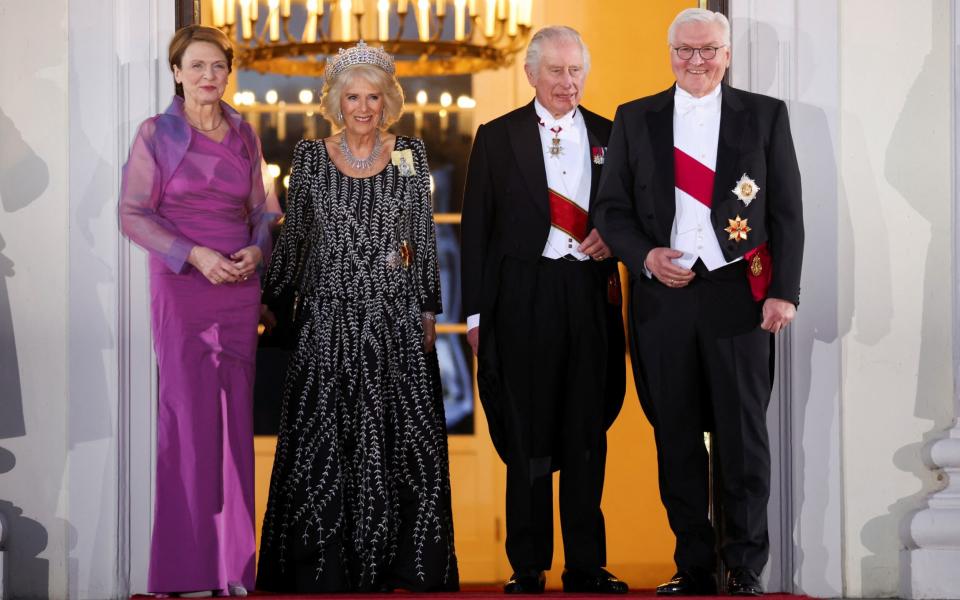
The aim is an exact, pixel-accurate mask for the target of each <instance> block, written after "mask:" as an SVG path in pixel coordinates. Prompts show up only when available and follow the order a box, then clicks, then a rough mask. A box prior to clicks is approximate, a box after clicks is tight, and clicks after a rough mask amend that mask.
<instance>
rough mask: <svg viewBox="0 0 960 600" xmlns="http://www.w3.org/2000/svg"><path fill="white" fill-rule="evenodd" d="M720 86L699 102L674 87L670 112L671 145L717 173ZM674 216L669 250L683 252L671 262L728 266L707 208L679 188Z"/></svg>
mask: <svg viewBox="0 0 960 600" xmlns="http://www.w3.org/2000/svg"><path fill="white" fill-rule="evenodd" d="M720 106H721V86H719V85H718V86H717V87H716V89H714V90H713V91H712V92H710V93H709V94H707V95H706V96H703V97H702V98H695V97H693V96H691V95H690V94H689V93H687V92H686V91H684V90H682V89H681V88H680V86H677V87H676V92H675V95H674V108H673V144H674V146H676V148H678V149H679V150H681V151H682V152H684V153H685V154H687V155H688V156H690V157H692V158H693V159H695V160H697V161H698V162H700V163H701V164H703V165H704V166H706V167H707V168H709V169H710V170H711V171H714V172H715V171H716V169H717V144H718V142H719V139H720ZM674 192H675V198H676V208H677V210H676V215H675V216H674V219H673V229H672V230H671V232H670V247H671V248H673V249H675V250H679V251H681V252H683V256H681V257H680V258H676V259H674V260H673V262H674V263H676V264H678V265H680V266H681V267H684V268H687V269H689V268H691V267H692V266H693V263H695V262H697V258H699V259H700V260H701V261H703V264H704V265H705V266H706V267H707V269H709V270H711V271H713V270H714V269H718V268H720V267H723V266H725V265H727V264H729V263H730V262H736V261H737V260H740V259H739V258H737V259H734V260H733V261H729V262H728V261H727V260H726V258H724V256H723V251H721V250H720V242H719V240H718V239H717V234H716V232H715V231H714V228H713V223H712V221H711V220H710V208H708V207H707V206H705V205H704V204H703V203H702V202H700V201H698V200H697V199H695V198H694V197H693V196H690V195H689V194H687V193H686V192H683V191H681V190H680V188H676V187H675V188H674Z"/></svg>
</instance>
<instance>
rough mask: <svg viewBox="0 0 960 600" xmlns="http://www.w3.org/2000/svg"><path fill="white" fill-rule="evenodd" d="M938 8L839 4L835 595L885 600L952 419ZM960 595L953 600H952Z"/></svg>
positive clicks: (946, 145) (943, 73)
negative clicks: (839, 532) (840, 587)
mask: <svg viewBox="0 0 960 600" xmlns="http://www.w3.org/2000/svg"><path fill="white" fill-rule="evenodd" d="M950 23H951V13H950V2H949V1H948V0H932V1H929V2H898V1H896V0H886V1H883V2H875V1H874V2H868V1H866V0H844V1H843V2H842V3H841V4H840V24H841V32H842V33H841V36H840V57H841V115H842V116H841V148H842V153H841V156H840V173H841V179H840V198H841V204H842V207H843V208H842V214H845V215H847V216H848V218H849V223H850V225H849V231H850V234H851V235H850V236H849V237H845V238H844V239H843V240H842V241H843V244H842V247H841V254H840V256H839V257H838V258H839V263H840V271H839V276H840V279H841V281H843V282H846V283H845V285H844V294H843V296H842V304H841V310H842V309H843V307H850V309H851V311H850V315H851V320H850V328H849V331H848V332H846V333H845V334H844V336H843V375H844V379H843V381H844V385H843V415H844V417H843V460H844V475H845V476H844V491H845V497H844V515H845V523H844V536H845V548H844V557H845V558H844V570H845V591H846V593H847V594H849V595H852V596H888V595H889V596H892V595H896V593H897V592H898V580H899V555H898V550H899V549H900V548H901V547H902V542H901V540H900V537H899V535H898V529H899V527H900V525H901V523H902V522H903V521H904V518H905V517H906V515H907V513H908V512H909V511H911V510H915V509H917V508H919V507H920V506H921V502H922V500H923V498H924V496H925V494H926V493H927V492H929V491H930V490H931V489H933V487H934V485H935V482H934V480H933V473H931V472H930V471H929V470H928V469H927V468H926V467H924V465H923V463H922V460H921V454H920V450H921V445H922V443H923V441H924V440H925V439H927V438H928V436H930V435H931V434H932V433H933V432H935V431H938V430H942V429H944V428H945V427H947V426H949V425H950V423H951V417H952V396H953V394H952V389H953V386H952V347H951V330H952V320H953V315H951V274H952V272H953V269H952V266H951V264H950V261H951V248H952V245H951V232H950V228H951V222H952V218H951V214H952V213H951V189H950V185H951V171H950V170H951V165H952V157H951V117H950V106H951V89H950V85H951V78H950V53H951V52H952V41H951V31H950ZM958 593H960V590H958Z"/></svg>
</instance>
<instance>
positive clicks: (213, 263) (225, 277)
mask: <svg viewBox="0 0 960 600" xmlns="http://www.w3.org/2000/svg"><path fill="white" fill-rule="evenodd" d="M187 262H189V263H190V264H191V265H193V266H194V267H195V268H196V269H197V270H198V271H200V272H201V273H203V276H204V277H206V278H207V281H209V282H210V283H212V284H213V285H219V284H221V283H235V282H237V281H240V275H241V273H240V269H238V268H237V266H236V265H235V264H234V263H232V262H230V261H229V260H227V259H226V258H224V256H223V255H222V254H220V253H219V252H217V251H216V250H213V249H211V248H207V247H206V246H194V247H193V249H192V250H190V256H188V257H187Z"/></svg>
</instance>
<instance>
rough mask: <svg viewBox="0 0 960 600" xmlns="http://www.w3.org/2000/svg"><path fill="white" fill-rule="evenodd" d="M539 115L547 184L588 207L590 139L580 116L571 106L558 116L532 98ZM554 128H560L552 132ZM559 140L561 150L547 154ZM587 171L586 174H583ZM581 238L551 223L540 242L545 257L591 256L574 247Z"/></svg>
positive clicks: (580, 257) (585, 258)
mask: <svg viewBox="0 0 960 600" xmlns="http://www.w3.org/2000/svg"><path fill="white" fill-rule="evenodd" d="M533 106H534V109H536V111H537V117H538V118H539V119H540V143H541V146H542V147H543V166H544V168H545V170H546V172H547V187H548V188H550V189H551V190H553V191H555V192H557V193H559V194H561V195H562V196H564V197H566V198H569V199H570V200H573V202H574V203H575V204H576V205H577V206H579V207H580V208H582V209H583V210H584V211H589V210H590V178H591V173H590V152H589V145H590V142H589V141H588V140H587V128H586V127H585V126H584V124H583V116H582V115H581V114H580V112H579V111H578V110H577V109H573V110H572V111H570V112H568V113H567V114H565V115H563V116H561V117H560V118H556V119H555V118H554V117H553V116H552V115H551V114H550V111H548V110H547V109H546V108H544V106H543V105H542V104H540V101H539V100H534V101H533ZM551 129H553V130H559V133H555V131H551ZM554 138H557V139H559V140H560V148H561V151H560V154H559V155H552V154H550V149H551V147H552V146H553V140H554ZM585 175H586V176H585ZM579 245H580V242H578V241H577V240H575V239H574V238H572V237H570V235H569V234H567V233H566V232H565V231H563V230H562V229H557V228H556V227H550V232H549V234H547V241H546V243H545V244H544V245H543V253H542V254H543V256H544V257H545V258H554V259H556V258H563V257H564V256H566V255H568V254H569V255H571V256H573V257H574V258H576V259H577V260H590V257H589V256H587V255H586V254H584V253H583V252H580V251H579V250H578V249H577V247H578V246H579Z"/></svg>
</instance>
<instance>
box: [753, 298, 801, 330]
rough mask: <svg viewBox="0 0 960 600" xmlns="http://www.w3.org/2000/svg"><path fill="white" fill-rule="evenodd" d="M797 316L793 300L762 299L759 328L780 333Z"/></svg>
mask: <svg viewBox="0 0 960 600" xmlns="http://www.w3.org/2000/svg"><path fill="white" fill-rule="evenodd" d="M795 316H797V307H796V306H794V305H793V302H787V301H786V300H780V299H779V298H767V299H766V300H764V301H763V322H762V323H760V329H763V330H764V331H769V332H770V333H780V332H781V331H783V329H784V328H786V326H787V325H789V324H790V321H792V320H793V318H794V317H795Z"/></svg>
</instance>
